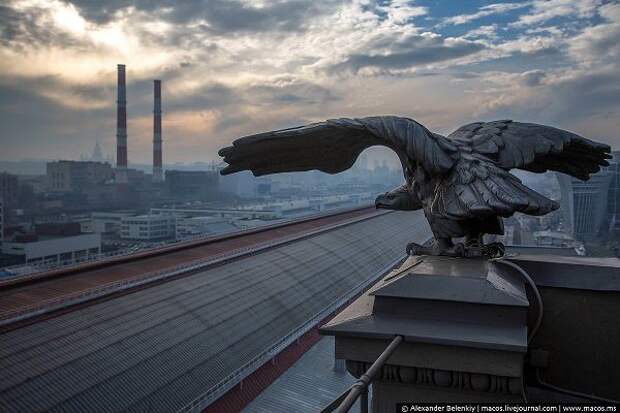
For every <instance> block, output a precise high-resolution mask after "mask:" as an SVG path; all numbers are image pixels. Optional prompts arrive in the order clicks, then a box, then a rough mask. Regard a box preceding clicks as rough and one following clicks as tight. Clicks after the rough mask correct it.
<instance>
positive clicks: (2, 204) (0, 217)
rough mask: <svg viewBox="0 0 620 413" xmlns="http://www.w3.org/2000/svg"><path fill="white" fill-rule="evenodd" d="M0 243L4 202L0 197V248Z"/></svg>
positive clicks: (2, 236) (2, 231) (0, 241)
mask: <svg viewBox="0 0 620 413" xmlns="http://www.w3.org/2000/svg"><path fill="white" fill-rule="evenodd" d="M2 241H4V201H3V200H2V196H0V246H1V245H2Z"/></svg>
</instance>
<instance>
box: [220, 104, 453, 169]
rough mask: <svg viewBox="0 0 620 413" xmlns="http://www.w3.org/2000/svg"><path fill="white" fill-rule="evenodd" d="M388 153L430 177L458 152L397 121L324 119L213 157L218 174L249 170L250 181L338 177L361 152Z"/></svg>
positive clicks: (246, 140)
mask: <svg viewBox="0 0 620 413" xmlns="http://www.w3.org/2000/svg"><path fill="white" fill-rule="evenodd" d="M375 145H383V146H387V147H389V148H391V149H393V150H394V151H395V152H396V153H397V155H398V157H399V158H400V160H401V162H402V163H403V167H404V168H411V167H412V166H413V165H412V163H419V164H421V165H422V166H423V168H424V169H425V170H427V171H429V172H431V173H435V174H445V173H447V172H448V171H449V170H450V168H452V165H453V162H454V159H453V156H451V154H453V153H455V152H456V151H457V150H458V149H457V148H456V146H455V145H453V144H452V143H451V142H450V141H449V140H448V139H446V138H445V137H443V136H441V135H437V134H433V133H431V132H430V131H429V130H428V129H426V128H425V127H424V126H422V125H421V124H419V123H417V122H416V121H414V120H412V119H409V118H403V117H397V116H375V117H367V118H358V119H348V118H341V119H330V120H327V121H325V122H319V123H313V124H310V125H306V126H300V127H296V128H289V129H282V130H278V131H272V132H266V133H259V134H256V135H250V136H246V137H243V138H239V139H237V140H235V141H234V142H233V143H232V146H229V147H226V148H223V149H221V150H220V151H219V155H220V156H222V157H224V161H225V162H227V163H228V166H227V167H226V168H224V169H223V170H222V171H221V173H222V174H223V175H226V174H231V173H234V172H238V171H243V170H250V171H252V173H253V174H254V175H255V176H260V175H266V174H271V173H277V172H294V171H308V170H312V169H317V170H320V171H323V172H327V173H332V174H334V173H338V172H342V171H344V170H346V169H349V168H350V167H351V166H353V164H354V163H355V160H356V159H357V157H358V156H359V154H360V153H362V151H364V149H366V148H369V147H371V146H375Z"/></svg>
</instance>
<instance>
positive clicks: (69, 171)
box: [46, 161, 114, 192]
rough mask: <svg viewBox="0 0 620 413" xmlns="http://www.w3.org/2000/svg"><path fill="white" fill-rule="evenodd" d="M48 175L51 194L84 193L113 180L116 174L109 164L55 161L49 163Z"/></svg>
mask: <svg viewBox="0 0 620 413" xmlns="http://www.w3.org/2000/svg"><path fill="white" fill-rule="evenodd" d="M46 175H47V185H48V190H49V191H50V192H82V191H83V190H86V189H87V188H88V187H89V186H92V185H97V184H103V183H105V182H106V181H109V180H111V179H113V177H114V172H113V170H112V166H111V165H110V164H109V163H107V162H91V161H85V162H83V161H54V162H48V163H47V173H46Z"/></svg>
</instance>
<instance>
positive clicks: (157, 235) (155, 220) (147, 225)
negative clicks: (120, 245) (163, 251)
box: [121, 214, 176, 241]
mask: <svg viewBox="0 0 620 413" xmlns="http://www.w3.org/2000/svg"><path fill="white" fill-rule="evenodd" d="M175 224H176V218H175V217H174V216H172V215H163V214H162V215H153V214H149V215H138V216H133V217H125V218H122V220H121V238H123V239H133V240H144V241H151V240H158V239H165V238H172V237H174V236H175V234H176V229H175Z"/></svg>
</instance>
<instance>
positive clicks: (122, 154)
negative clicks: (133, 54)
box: [116, 65, 127, 184]
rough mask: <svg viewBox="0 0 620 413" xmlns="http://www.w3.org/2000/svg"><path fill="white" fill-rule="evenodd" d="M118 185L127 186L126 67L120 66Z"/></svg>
mask: <svg viewBox="0 0 620 413" xmlns="http://www.w3.org/2000/svg"><path fill="white" fill-rule="evenodd" d="M116 183H118V184H127V98H126V94H125V65H118V83H117V97H116Z"/></svg>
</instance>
